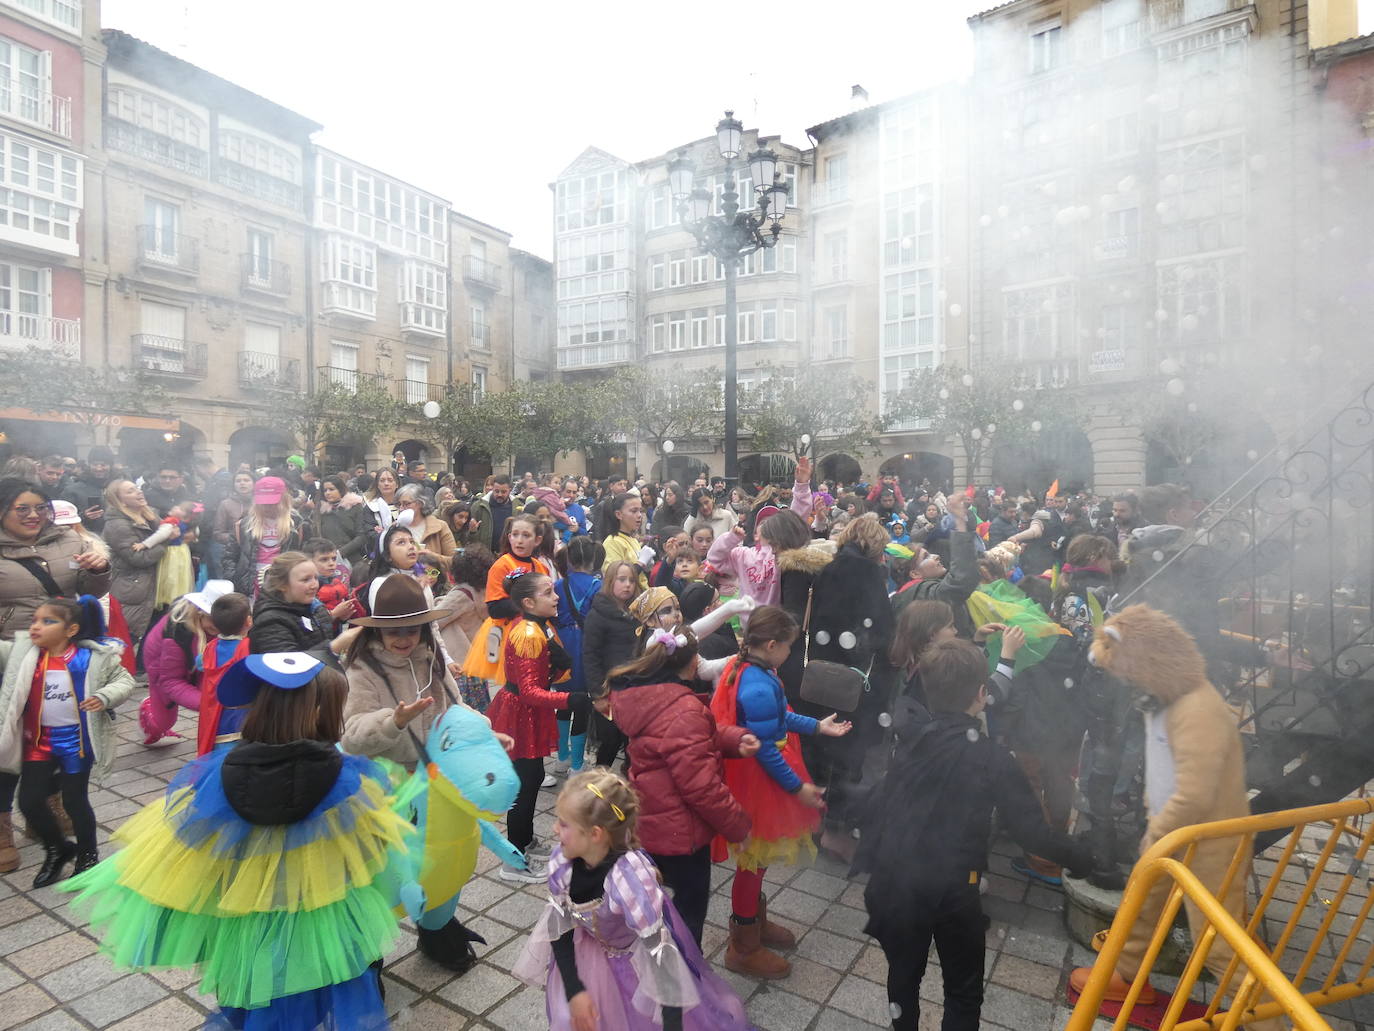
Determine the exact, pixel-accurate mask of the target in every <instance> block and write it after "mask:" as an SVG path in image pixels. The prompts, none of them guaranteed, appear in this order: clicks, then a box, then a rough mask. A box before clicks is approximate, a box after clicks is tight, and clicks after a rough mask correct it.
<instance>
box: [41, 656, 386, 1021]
mask: <svg viewBox="0 0 1374 1031" xmlns="http://www.w3.org/2000/svg"><path fill="white" fill-rule="evenodd" d="M346 692H347V686H346V684H345V682H344V678H343V674H341V673H339V672H337V671H336V670H333V669H329V668H327V667H326V666H325V665H324V664H323V663H322V662H320V661H319V660H318V659H316V658H314V657H313V656H310V655H307V654H305V653H304V652H272V653H267V654H261V655H250V656H248V658H246V659H244V660H243V661H242V662H240V663H237V664H236V665H235V666H233V668H231V669H230V670H229V672H228V673H226V674H225V675H224V678H223V679H222V680H221V681H220V684H219V700H220V703H221V704H223V705H225V706H229V707H233V706H238V705H245V704H246V705H249V711H248V716H247V718H246V719H245V720H244V724H243V731H242V733H243V739H242V740H241V741H240V742H239V743H238V744H237V745H235V746H234V747H233V748H231V749H229V750H227V751H216V752H212V753H210V754H209V755H207V756H204V757H202V758H200V759H197V760H195V761H194V762H192V763H190V764H188V765H187V766H186V768H185V769H183V770H182V772H181V773H180V774H179V775H178V776H177V778H176V779H175V780H174V781H173V782H172V783H171V784H170V785H169V786H168V788H167V795H166V798H165V799H164V800H160V801H157V802H154V803H152V804H150V805H148V806H147V807H146V808H144V809H143V811H142V812H140V813H138V814H136V815H135V816H133V817H132V818H131V819H130V820H129V821H128V822H127V823H125V825H124V826H123V827H121V828H120V830H119V831H118V833H117V835H116V836H117V837H118V838H119V839H120V840H121V841H122V842H123V843H124V848H123V849H122V850H121V851H119V852H118V853H116V854H115V855H114V856H112V857H111V858H110V859H108V860H106V861H105V862H104V863H101V864H100V865H99V866H97V867H95V868H94V869H92V870H88V871H87V872H86V873H84V874H82V875H81V876H79V877H75V878H73V879H72V880H70V881H68V882H66V883H65V884H64V885H63V890H64V891H71V892H77V893H78V894H77V897H76V898H75V899H74V900H73V902H72V905H73V907H74V908H75V909H76V910H78V911H80V912H82V913H83V914H85V915H87V916H89V918H90V923H91V929H92V931H93V933H94V934H96V935H97V937H98V938H99V939H100V943H101V949H102V950H103V951H104V952H106V953H107V954H108V955H109V956H110V957H111V959H112V960H113V961H114V963H115V965H116V966H118V967H121V968H125V969H131V970H148V969H157V968H162V967H191V968H195V969H196V970H198V972H199V973H200V976H201V982H200V991H201V992H203V993H205V994H208V995H214V996H215V997H216V998H217V999H218V1000H219V1005H220V1008H219V1010H218V1011H217V1012H216V1013H214V1014H212V1015H211V1016H210V1018H209V1019H208V1020H207V1022H206V1024H205V1027H206V1028H213V1029H216V1031H218V1029H230V1028H233V1029H243V1031H268V1029H271V1031H278V1029H285V1028H292V1029H295V1028H300V1029H306V1028H316V1027H321V1026H323V1027H326V1028H336V1029H339V1031H342V1029H344V1028H349V1029H364V1031H375V1029H380V1028H385V1027H386V1026H387V1020H386V1011H385V1009H384V1007H383V1006H382V998H381V993H380V989H379V982H378V972H377V967H378V966H379V965H380V961H381V959H382V957H383V956H385V955H386V954H387V952H388V951H389V950H390V949H391V947H392V945H393V943H394V941H395V940H396V938H397V918H396V915H395V913H394V912H393V907H395V906H396V905H397V902H398V890H397V885H398V882H399V880H400V874H399V873H398V871H400V870H401V869H402V867H403V864H404V863H405V859H404V850H405V848H406V842H407V838H408V835H409V834H410V832H411V828H410V825H409V824H408V823H407V822H406V821H405V820H404V819H403V818H402V817H401V816H400V815H398V814H397V813H395V812H393V811H392V809H391V807H390V806H389V804H388V800H387V794H386V792H387V778H386V775H385V773H384V772H383V771H382V770H381V769H380V768H379V767H378V766H376V765H375V764H374V763H373V762H372V761H371V760H369V759H364V758H361V757H359V756H351V755H345V754H344V753H343V752H341V751H339V749H338V748H337V747H335V746H336V743H337V741H338V740H339V734H340V731H341V730H342V729H343V720H342V714H343V703H344V696H345V694H346Z"/></svg>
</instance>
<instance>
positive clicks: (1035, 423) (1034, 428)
mask: <svg viewBox="0 0 1374 1031" xmlns="http://www.w3.org/2000/svg"><path fill="white" fill-rule="evenodd" d="M1031 430H1032V431H1033V432H1035V433H1039V432H1040V420H1039V419H1033V420H1031Z"/></svg>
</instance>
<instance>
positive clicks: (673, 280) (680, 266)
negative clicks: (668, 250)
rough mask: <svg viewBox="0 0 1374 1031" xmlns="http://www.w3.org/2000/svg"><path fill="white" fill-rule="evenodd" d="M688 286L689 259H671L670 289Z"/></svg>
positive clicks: (669, 269)
mask: <svg viewBox="0 0 1374 1031" xmlns="http://www.w3.org/2000/svg"><path fill="white" fill-rule="evenodd" d="M686 285H687V259H686V258H670V259H669V261H668V287H669V288H670V289H672V288H675V287H679V286H686Z"/></svg>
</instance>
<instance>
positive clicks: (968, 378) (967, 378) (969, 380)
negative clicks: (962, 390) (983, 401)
mask: <svg viewBox="0 0 1374 1031" xmlns="http://www.w3.org/2000/svg"><path fill="white" fill-rule="evenodd" d="M960 382H962V383H963V384H964V386H966V387H971V386H973V373H971V372H966V373H964V378H963V379H962V380H961V381H960Z"/></svg>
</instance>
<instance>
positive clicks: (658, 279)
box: [649, 255, 668, 290]
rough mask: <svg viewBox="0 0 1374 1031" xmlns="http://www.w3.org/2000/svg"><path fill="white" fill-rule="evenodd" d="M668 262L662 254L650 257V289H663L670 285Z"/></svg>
mask: <svg viewBox="0 0 1374 1031" xmlns="http://www.w3.org/2000/svg"><path fill="white" fill-rule="evenodd" d="M667 268H668V263H667V261H665V260H664V258H663V257H662V255H660V256H658V257H656V258H650V259H649V289H650V290H662V289H664V288H665V287H667V285H668V276H667Z"/></svg>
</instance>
